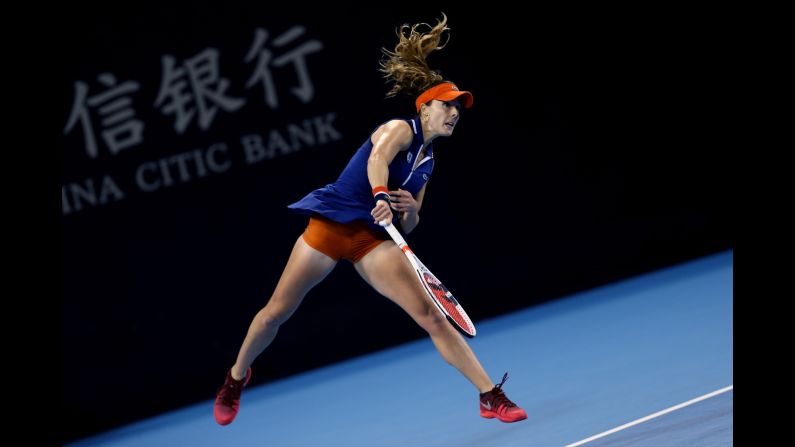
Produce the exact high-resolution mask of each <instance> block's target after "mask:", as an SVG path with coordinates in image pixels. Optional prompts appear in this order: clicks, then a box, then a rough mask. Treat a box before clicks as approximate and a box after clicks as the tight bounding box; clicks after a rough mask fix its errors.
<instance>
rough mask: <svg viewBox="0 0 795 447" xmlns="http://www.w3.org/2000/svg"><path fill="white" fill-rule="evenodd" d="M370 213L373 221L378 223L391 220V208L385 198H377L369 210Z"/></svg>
mask: <svg viewBox="0 0 795 447" xmlns="http://www.w3.org/2000/svg"><path fill="white" fill-rule="evenodd" d="M370 215H371V216H373V219H375V222H374V223H380V222H382V221H384V220H386V221H387V222H392V208H390V207H389V203H387V201H386V200H379V201H377V202H375V208H373V210H372V211H370Z"/></svg>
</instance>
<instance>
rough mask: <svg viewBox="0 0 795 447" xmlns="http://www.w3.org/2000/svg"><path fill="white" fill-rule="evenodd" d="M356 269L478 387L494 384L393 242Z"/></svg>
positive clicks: (487, 388)
mask: <svg viewBox="0 0 795 447" xmlns="http://www.w3.org/2000/svg"><path fill="white" fill-rule="evenodd" d="M354 267H355V268H356V271H357V272H359V274H360V275H361V276H362V278H364V279H365V281H367V282H368V283H369V284H370V285H371V286H372V287H373V288H374V289H375V290H377V291H378V292H379V293H381V294H382V295H384V296H386V297H387V298H389V299H391V300H392V301H394V302H395V303H397V305H399V306H400V307H402V308H403V310H405V311H406V312H407V313H408V314H409V315H410V316H411V318H413V319H414V321H416V322H417V324H419V325H420V326H421V327H422V328H423V329H425V330H426V331H427V332H428V334H429V335H430V336H431V339H432V340H433V344H434V345H435V346H436V349H438V350H439V353H440V354H441V355H442V357H443V358H444V360H445V361H446V362H447V363H449V364H451V365H453V366H454V367H455V368H456V369H458V370H459V371H461V373H462V374H463V375H464V376H465V377H466V378H467V379H468V380H469V381H470V382H472V384H473V385H475V387H476V388H477V389H478V391H479V392H481V393H486V392H488V391H490V390H492V388H493V387H494V383H493V382H492V381H491V379H490V378H489V376H488V374H486V371H485V370H484V369H483V366H481V364H480V362H479V361H478V359H477V357H475V353H474V352H472V349H471V348H470V347H469V344H467V342H466V340H465V339H464V337H463V336H461V334H459V333H458V331H457V330H456V329H455V328H453V326H452V325H450V324H449V323H448V322H447V320H446V318H445V317H444V316H443V315H442V314H441V313H440V312H439V310H438V309H437V308H436V306H435V305H434V304H433V303H432V302H431V301H430V299H429V298H428V297H427V296H426V295H425V290H424V289H423V288H422V285H421V284H420V282H419V281H418V280H417V277H416V274H415V273H414V270H413V267H412V266H411V263H410V262H409V261H408V259H406V256H405V255H404V254H403V252H402V251H401V250H400V248H399V247H398V246H397V245H395V244H394V243H393V242H392V241H385V242H383V243H381V244H380V245H378V246H377V247H376V248H374V249H372V250H371V251H370V252H369V253H367V255H365V256H364V257H363V258H362V259H360V260H359V262H357V263H356V264H354Z"/></svg>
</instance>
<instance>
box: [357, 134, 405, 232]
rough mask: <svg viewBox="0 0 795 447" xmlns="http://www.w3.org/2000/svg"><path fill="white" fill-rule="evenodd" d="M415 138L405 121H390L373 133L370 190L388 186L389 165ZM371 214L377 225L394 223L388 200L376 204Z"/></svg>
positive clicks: (369, 159)
mask: <svg viewBox="0 0 795 447" xmlns="http://www.w3.org/2000/svg"><path fill="white" fill-rule="evenodd" d="M413 137H414V134H413V133H412V131H411V127H409V124H408V123H407V122H405V121H403V120H392V121H389V122H388V123H385V124H384V125H382V126H381V127H379V128H378V130H376V131H375V132H374V133H373V136H372V142H373V149H372V151H371V152H370V157H369V158H368V159H367V178H368V179H369V180H370V188H375V187H377V186H387V182H388V180H389V163H392V160H393V159H394V158H395V156H396V155H397V154H398V152H400V151H401V150H404V149H406V148H408V147H409V145H410V144H411V141H412V139H413ZM370 214H371V215H372V216H373V219H375V222H376V223H378V222H380V221H382V220H388V221H390V222H391V221H392V210H391V209H390V207H389V202H388V201H386V200H379V201H378V202H376V205H375V207H374V208H373V210H372V211H371V212H370Z"/></svg>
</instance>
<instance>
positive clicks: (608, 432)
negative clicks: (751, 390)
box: [565, 384, 734, 447]
mask: <svg viewBox="0 0 795 447" xmlns="http://www.w3.org/2000/svg"><path fill="white" fill-rule="evenodd" d="M732 389H734V384H732V385H729V386H727V387H726V388H721V389H719V390H717V391H713V392H711V393H709V394H705V395H703V396H701V397H697V398H695V399H693V400H689V401H687V402H685V403H681V404H679V405H674V406H673V407H671V408H666V409H665V410H662V411H658V412H656V413H654V414H650V415H648V416H646V417H642V418H640V419H638V420H636V421H632V422H630V423H628V424H624V425H622V426H620V427H616V428H614V429H612V430H608V431H606V432H602V433H599V434H598V435H593V436H591V437H590V438H587V439H583V440H582V441H577V442H575V443H574V444H569V445H567V446H565V447H577V446H578V445H583V444H585V443H586V442H591V441H593V440H594V439H599V438H603V437H605V436H607V435H609V434H612V433H615V432H617V431H621V430H624V429H625V428H629V427H632V426H633V425H638V424H640V423H642V422H646V421H648V420H649V419H654V418H656V417H658V416H662V415H664V414H666V413H670V412H672V411H676V410H678V409H680V408H684V407H686V406H688V405H693V404H694V403H696V402H701V401H702V400H705V399H709V398H710V397H714V396H717V395H718V394H723V393H725V392H726V391H730V390H732Z"/></svg>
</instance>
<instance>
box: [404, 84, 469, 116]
mask: <svg viewBox="0 0 795 447" xmlns="http://www.w3.org/2000/svg"><path fill="white" fill-rule="evenodd" d="M459 97H460V98H461V104H462V105H463V106H464V108H467V109H468V108H470V107H472V102H474V101H475V98H474V97H473V96H472V93H469V92H466V91H462V90H458V87H456V86H455V84H453V83H452V82H443V83H441V84H439V85H435V86H433V87H431V88H429V89H428V90H425V91H424V92H422V94H420V96H418V97H417V100H416V101H415V102H414V104H415V105H416V106H417V113H419V112H420V106H421V105H423V104H425V103H426V102H428V101H430V100H432V99H438V100H439V101H452V100H454V99H457V98H459Z"/></svg>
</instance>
